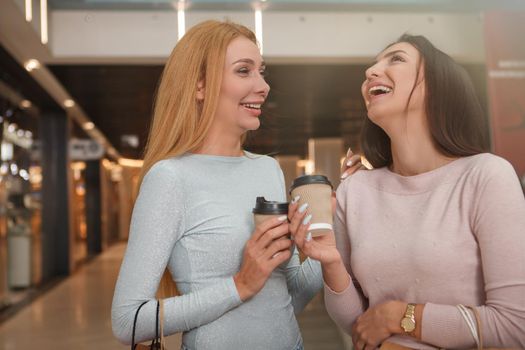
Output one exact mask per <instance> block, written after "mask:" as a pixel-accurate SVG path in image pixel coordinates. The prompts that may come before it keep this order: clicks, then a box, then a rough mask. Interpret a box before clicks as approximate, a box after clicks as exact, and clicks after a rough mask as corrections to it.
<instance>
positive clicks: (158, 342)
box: [131, 299, 167, 350]
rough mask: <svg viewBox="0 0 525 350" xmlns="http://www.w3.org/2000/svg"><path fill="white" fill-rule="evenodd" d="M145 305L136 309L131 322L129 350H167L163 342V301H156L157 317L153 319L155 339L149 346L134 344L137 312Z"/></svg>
mask: <svg viewBox="0 0 525 350" xmlns="http://www.w3.org/2000/svg"><path fill="white" fill-rule="evenodd" d="M146 303H147V301H145V302H143V303H142V304H140V306H139V307H138V309H137V312H135V319H134V320H133V331H132V333H131V350H167V349H166V344H165V340H164V300H162V299H159V300H157V317H155V339H153V340H152V341H151V344H150V345H144V344H135V329H136V327H137V319H138V316H139V311H140V309H141V308H142V307H143V306H144V305H145V304H146ZM159 324H160V327H159ZM159 331H160V335H159Z"/></svg>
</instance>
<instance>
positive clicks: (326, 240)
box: [288, 198, 351, 292]
mask: <svg viewBox="0 0 525 350" xmlns="http://www.w3.org/2000/svg"><path fill="white" fill-rule="evenodd" d="M297 200H298V198H294V200H293V201H292V203H291V204H290V206H289V208H288V218H289V220H290V232H291V234H292V237H293V239H294V241H295V244H296V245H297V247H298V248H299V249H300V250H301V251H302V252H303V253H304V254H305V255H306V256H308V257H310V258H312V259H315V260H317V261H319V262H320V263H321V268H322V270H323V279H324V281H325V284H326V285H327V286H328V287H330V288H331V289H332V290H334V291H336V292H341V291H343V290H345V289H346V288H347V287H348V285H349V284H350V283H351V280H350V276H349V275H348V272H347V270H346V267H345V266H344V264H343V259H342V258H341V254H340V253H339V251H338V250H337V247H336V244H335V235H334V233H333V232H330V233H327V234H324V235H322V236H318V237H315V238H314V237H312V234H311V233H309V231H308V228H309V227H310V223H309V221H310V220H309V219H308V217H309V214H308V210H307V206H306V207H305V206H304V204H303V205H302V207H299V208H298V206H299V205H298V203H297Z"/></svg>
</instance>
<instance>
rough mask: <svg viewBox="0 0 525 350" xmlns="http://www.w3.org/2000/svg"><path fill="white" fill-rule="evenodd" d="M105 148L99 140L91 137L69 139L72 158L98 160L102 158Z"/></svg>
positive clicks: (70, 156)
mask: <svg viewBox="0 0 525 350" xmlns="http://www.w3.org/2000/svg"><path fill="white" fill-rule="evenodd" d="M103 155H104V148H103V147H102V145H101V144H99V143H98V142H97V141H94V140H89V139H72V140H70V141H69V158H70V159H71V160H96V159H100V158H102V156H103Z"/></svg>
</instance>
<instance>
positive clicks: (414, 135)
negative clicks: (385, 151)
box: [387, 118, 456, 176]
mask: <svg viewBox="0 0 525 350" xmlns="http://www.w3.org/2000/svg"><path fill="white" fill-rule="evenodd" d="M412 120H414V119H412ZM416 120H426V118H418V119H416ZM408 130H409V131H408ZM387 133H388V134H389V137H390V141H391V148H392V166H391V170H392V171H393V172H395V173H397V174H399V175H403V176H413V175H418V174H422V173H426V172H429V171H432V170H434V169H437V168H439V167H442V166H443V165H446V164H448V163H450V162H451V161H453V160H454V159H456V158H455V157H449V156H445V155H443V154H442V153H440V152H439V151H438V149H437V148H436V146H435V145H434V143H433V141H432V137H431V135H430V131H429V129H428V126H427V125H426V123H420V124H416V123H406V124H405V125H404V126H403V127H402V128H400V130H397V132H387Z"/></svg>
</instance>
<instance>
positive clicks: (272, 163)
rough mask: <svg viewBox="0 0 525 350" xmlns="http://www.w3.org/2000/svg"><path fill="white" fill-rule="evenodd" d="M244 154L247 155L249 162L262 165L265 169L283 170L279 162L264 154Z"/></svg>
mask: <svg viewBox="0 0 525 350" xmlns="http://www.w3.org/2000/svg"><path fill="white" fill-rule="evenodd" d="M244 153H245V154H246V158H248V160H250V161H251V162H254V163H255V164H258V165H260V166H261V167H263V168H267V169H279V170H281V166H280V165H279V162H278V161H277V160H276V159H275V158H273V157H270V156H267V155H264V154H256V153H251V152H248V151H244Z"/></svg>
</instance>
